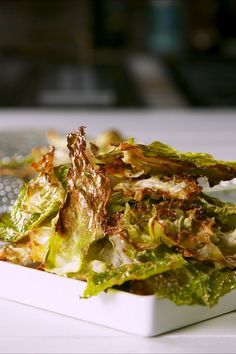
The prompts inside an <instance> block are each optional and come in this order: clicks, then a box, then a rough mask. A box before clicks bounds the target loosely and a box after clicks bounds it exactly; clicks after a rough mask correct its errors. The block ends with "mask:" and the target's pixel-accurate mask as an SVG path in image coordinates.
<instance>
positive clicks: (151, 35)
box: [0, 0, 236, 109]
mask: <svg viewBox="0 0 236 354" xmlns="http://www.w3.org/2000/svg"><path fill="white" fill-rule="evenodd" d="M235 106H236V1H235V0H126V1H125V0H0V107H46V108H48V107H54V108H55V107H60V108H63V107H65V108H70V107H71V108H77V107H78V108H80V107H81V108H85V109H86V108H92V109H94V108H96V109H99V108H102V109H104V108H135V107H139V108H165V107H167V108H168V107H171V108H172V107H235Z"/></svg>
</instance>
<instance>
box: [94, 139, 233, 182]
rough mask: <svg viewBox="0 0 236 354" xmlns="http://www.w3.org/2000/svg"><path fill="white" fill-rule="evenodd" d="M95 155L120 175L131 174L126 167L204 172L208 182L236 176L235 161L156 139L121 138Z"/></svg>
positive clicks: (157, 171)
mask: <svg viewBox="0 0 236 354" xmlns="http://www.w3.org/2000/svg"><path fill="white" fill-rule="evenodd" d="M96 158H97V159H98V161H100V163H101V164H103V166H104V168H106V169H107V171H109V173H111V174H114V175H116V176H119V177H121V178H122V177H125V176H128V175H129V174H131V175H132V173H131V172H130V169H132V171H133V174H134V175H135V174H137V173H142V174H149V175H152V176H153V175H157V176H183V175H184V176H194V177H201V176H206V177H207V178H208V181H209V184H210V186H214V185H216V184H218V183H219V182H220V181H227V180H231V179H233V178H235V177H236V162H225V161H218V160H215V159H214V158H213V157H212V156H211V155H209V154H204V153H192V152H187V153H185V152H180V151H178V150H176V149H174V148H172V147H170V146H169V145H166V144H162V143H160V142H159V141H154V142H153V143H152V144H150V145H141V144H131V143H129V142H122V143H121V144H120V145H119V146H118V147H116V148H114V149H113V150H111V151H110V152H108V153H105V154H98V155H97V156H96Z"/></svg>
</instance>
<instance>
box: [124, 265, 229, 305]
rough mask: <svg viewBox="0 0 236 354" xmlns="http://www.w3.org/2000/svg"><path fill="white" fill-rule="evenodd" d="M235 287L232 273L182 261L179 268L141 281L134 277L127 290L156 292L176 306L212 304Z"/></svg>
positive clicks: (146, 292) (137, 292)
mask: <svg viewBox="0 0 236 354" xmlns="http://www.w3.org/2000/svg"><path fill="white" fill-rule="evenodd" d="M235 288H236V272H235V271H232V270H229V269H217V268H212V267H210V266H208V265H204V264H202V263H198V262H192V263H191V262H188V263H187V262H186V263H185V264H184V265H183V266H182V267H180V268H178V269H173V270H170V271H167V272H164V273H161V274H157V275H154V276H152V277H150V278H146V279H145V280H142V281H139V280H135V281H133V282H132V283H130V284H129V288H128V290H129V291H131V292H133V293H136V294H142V295H149V294H156V295H157V296H158V297H159V298H167V299H170V300H171V301H173V302H174V303H175V304H176V305H196V304H198V305H203V306H208V307H211V306H214V305H216V304H217V303H218V301H219V299H220V298H221V297H222V296H223V295H225V294H227V293H228V292H230V291H232V290H234V289H235Z"/></svg>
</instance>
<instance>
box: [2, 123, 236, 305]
mask: <svg viewBox="0 0 236 354" xmlns="http://www.w3.org/2000/svg"><path fill="white" fill-rule="evenodd" d="M50 139H51V141H54V143H55V145H56V147H57V150H58V151H57V152H56V159H54V148H50V150H49V152H48V153H47V154H45V155H43V157H42V158H41V160H40V161H39V162H38V163H36V162H34V163H33V164H32V167H33V168H34V171H36V172H37V173H38V176H37V177H34V178H33V179H31V180H30V181H29V182H28V183H25V184H24V185H23V187H22V189H21V191H20V194H19V196H18V199H17V201H16V202H15V204H14V206H13V207H12V208H11V210H10V211H9V212H8V213H6V214H4V215H2V216H1V217H0V239H1V240H2V241H4V242H5V245H4V246H2V247H1V249H0V259H1V260H6V261H10V262H14V263H17V264H23V265H25V266H30V267H39V268H40V269H42V270H45V271H48V272H51V273H55V274H58V275H62V276H67V277H71V278H74V279H81V280H85V281H87V287H86V290H85V292H84V297H85V298H86V297H90V296H93V295H97V294H98V293H100V292H101V291H104V290H106V289H109V288H112V287H115V288H119V289H124V290H127V291H131V292H134V293H137V294H156V295H157V296H159V297H164V298H168V299H170V300H171V301H174V302H175V303H176V304H178V305H183V304H185V305H193V304H201V305H206V306H212V305H214V304H216V303H217V302H218V299H219V298H220V297H221V296H223V295H224V294H226V293H227V292H229V291H231V290H233V289H235V287H236V273H235V272H236V206H235V205H234V204H231V203H224V202H222V201H219V200H218V199H216V198H213V197H212V196H209V195H206V194H204V193H203V191H204V189H203V187H202V186H201V185H200V177H204V179H207V180H208V182H209V185H210V186H214V185H216V184H217V183H219V182H220V181H222V180H230V179H232V178H235V177H236V162H224V161H217V160H215V159H214V158H213V157H212V156H211V155H209V154H203V153H184V152H180V151H177V150H176V149H174V148H172V147H170V146H168V145H165V144H162V143H160V142H158V141H155V142H153V143H152V144H150V145H141V144H135V143H134V141H128V142H127V141H126V142H122V140H123V139H122V136H121V135H120V134H118V133H117V132H115V131H111V132H106V133H104V134H103V135H101V136H100V137H98V138H97V139H95V140H91V141H90V145H89V146H87V144H86V138H85V131H84V128H83V127H81V128H80V129H79V130H78V131H77V132H76V133H71V134H69V135H68V139H67V147H68V150H69V153H68V152H67V150H66V147H65V139H64V138H63V139H62V138H61V137H60V136H57V135H55V134H54V135H51V137H50ZM26 165H27V164H26V163H25V165H24V163H22V167H20V165H19V166H18V167H19V171H21V172H22V171H24V169H25V168H26ZM4 168H6V166H5V167H4ZM8 168H10V165H9V166H8ZM13 170H14V168H12V171H13ZM15 170H16V168H15ZM1 171H3V166H0V173H1ZM14 173H15V172H14ZM22 173H23V172H22ZM22 176H23V175H22ZM25 178H28V177H25Z"/></svg>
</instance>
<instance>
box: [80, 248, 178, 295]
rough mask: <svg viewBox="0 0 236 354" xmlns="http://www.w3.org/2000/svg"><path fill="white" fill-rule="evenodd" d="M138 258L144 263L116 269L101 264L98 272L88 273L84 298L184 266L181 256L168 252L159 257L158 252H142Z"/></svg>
mask: <svg viewBox="0 0 236 354" xmlns="http://www.w3.org/2000/svg"><path fill="white" fill-rule="evenodd" d="M138 258H140V259H145V262H136V263H131V264H123V265H121V266H120V267H118V268H115V267H114V266H111V265H106V264H103V265H101V267H100V269H99V271H90V272H89V273H88V276H87V281H88V284H87V287H86V289H85V292H84V297H90V296H93V295H97V294H98V293H100V292H101V291H103V290H105V289H108V288H111V287H113V286H115V285H116V286H118V285H122V284H124V283H125V282H127V281H131V280H134V279H135V280H139V279H146V278H149V277H151V276H153V275H155V274H159V273H163V272H166V271H168V270H170V269H171V270H173V269H178V268H180V267H182V266H183V265H184V264H185V261H184V259H183V258H182V257H181V255H179V254H172V253H170V252H161V255H159V252H156V253H154V252H152V253H151V254H149V253H148V252H146V253H145V252H142V253H141V254H140V255H137V259H138ZM149 259H150V260H149Z"/></svg>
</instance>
